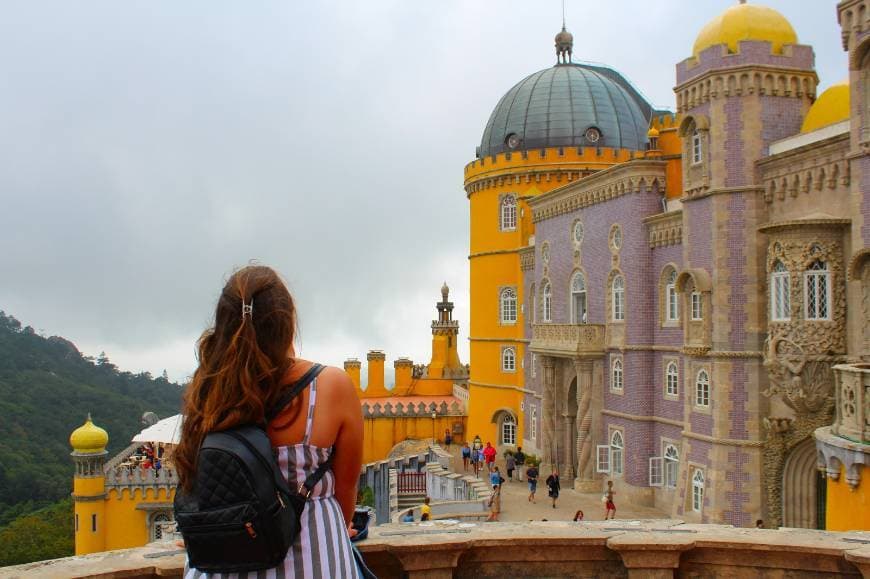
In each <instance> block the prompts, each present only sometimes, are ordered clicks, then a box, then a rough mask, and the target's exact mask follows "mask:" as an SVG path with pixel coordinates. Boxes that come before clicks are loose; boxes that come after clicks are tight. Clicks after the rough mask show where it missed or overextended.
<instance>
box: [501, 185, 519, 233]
mask: <svg viewBox="0 0 870 579" xmlns="http://www.w3.org/2000/svg"><path fill="white" fill-rule="evenodd" d="M517 205H518V203H517V198H516V196H515V195H512V194H508V195H505V196H504V197H502V199H501V203H500V204H499V229H500V230H501V231H516V230H517Z"/></svg>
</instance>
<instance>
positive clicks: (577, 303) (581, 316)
mask: <svg viewBox="0 0 870 579" xmlns="http://www.w3.org/2000/svg"><path fill="white" fill-rule="evenodd" d="M571 322H573V323H575V324H585V323H586V278H585V277H583V273H582V272H579V271H578V272H577V273H575V274H574V277H573V278H571Z"/></svg>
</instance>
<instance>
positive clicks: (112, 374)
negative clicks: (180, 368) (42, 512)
mask: <svg viewBox="0 0 870 579" xmlns="http://www.w3.org/2000/svg"><path fill="white" fill-rule="evenodd" d="M180 403H181V387H180V386H179V385H178V384H174V383H172V382H169V381H168V380H166V379H165V378H157V379H154V378H152V377H151V375H150V374H148V373H142V374H131V373H130V372H123V371H119V370H118V368H116V367H115V366H114V365H113V364H112V363H111V362H110V361H109V360H108V359H107V358H106V357H105V356H104V355H102V356H100V357H99V358H97V359H93V358H90V357H87V356H83V355H82V354H81V353H80V352H79V351H78V349H77V348H76V347H75V345H74V344H73V343H72V342H70V341H68V340H66V339H64V338H60V337H57V336H52V337H48V338H46V337H43V336H40V335H39V334H37V333H36V332H35V331H34V330H33V328H31V327H29V326H28V327H22V326H21V323H20V322H19V321H18V320H16V319H15V318H13V317H11V316H9V315H6V314H4V313H3V312H2V311H0V531H3V527H4V526H5V525H7V524H8V523H9V522H10V521H11V520H12V519H14V518H16V517H19V516H21V515H26V514H28V513H30V512H32V511H34V510H36V509H39V508H43V507H46V506H48V505H50V504H54V503H57V501H59V500H61V499H63V498H66V497H69V494H70V492H71V490H72V475H73V463H72V460H71V458H70V452H71V449H70V447H69V435H70V433H71V432H72V431H73V430H74V429H75V428H77V427H79V426H81V425H82V424H83V423H84V421H85V418H86V417H87V415H88V413H89V412H90V413H91V415H92V417H93V420H94V423H95V424H97V425H98V426H101V427H102V428H105V429H106V431H107V432H108V433H109V447H108V449H107V450H108V451H109V455H108V456H109V457H111V456H112V455H113V454H114V453H116V452H118V451H120V450H121V449H123V448H124V447H126V446H127V445H129V444H130V439H131V438H132V436H133V435H134V434H135V433H136V432H138V431H139V430H141V429H142V426H141V425H140V423H139V419H140V417H141V416H142V414H143V413H144V412H145V411H149V410H150V411H152V412H155V413H156V414H157V415H158V416H159V417H161V418H164V417H166V416H171V415H173V414H176V413H177V412H178V409H179V407H180ZM31 522H32V521H31Z"/></svg>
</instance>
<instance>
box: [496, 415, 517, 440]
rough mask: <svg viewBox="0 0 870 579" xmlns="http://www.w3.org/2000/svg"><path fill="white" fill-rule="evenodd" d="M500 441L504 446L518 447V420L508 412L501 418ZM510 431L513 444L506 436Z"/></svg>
mask: <svg viewBox="0 0 870 579" xmlns="http://www.w3.org/2000/svg"><path fill="white" fill-rule="evenodd" d="M499 431H500V432H499V439H500V440H501V444H502V446H516V445H517V431H518V429H517V419H516V418H514V416H513V415H512V414H510V413H508V412H505V413H503V414H502V417H501V428H500V429H499ZM508 431H510V433H511V438H512V439H513V442H507V440H508V437H507V436H506V434H507V432H508Z"/></svg>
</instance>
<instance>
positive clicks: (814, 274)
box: [804, 259, 831, 322]
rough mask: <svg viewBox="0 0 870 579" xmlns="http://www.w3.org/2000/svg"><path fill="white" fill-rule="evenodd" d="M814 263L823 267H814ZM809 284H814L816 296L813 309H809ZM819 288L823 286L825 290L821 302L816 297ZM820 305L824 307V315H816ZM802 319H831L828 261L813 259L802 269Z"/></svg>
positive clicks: (809, 320) (825, 320) (826, 320)
mask: <svg viewBox="0 0 870 579" xmlns="http://www.w3.org/2000/svg"><path fill="white" fill-rule="evenodd" d="M816 264H819V265H821V267H822V268H823V269H814V266H815V265H816ZM811 280H813V281H811ZM820 282H822V283H820ZM811 285H812V286H814V294H815V296H816V299H815V304H816V307H815V309H814V310H813V311H811V310H810V286H811ZM820 288H824V292H825V295H824V298H825V299H824V302H823V303H821V304H820V300H819V299H818V295H819V289H820ZM822 306H824V308H825V312H824V313H825V315H824V316H820V315H818V314H819V312H820V310H821V307H822ZM804 319H805V320H807V321H808V322H829V321H830V320H831V270H830V268H828V262H826V261H824V260H821V259H817V260H815V261H813V263H811V264H810V266H809V267H808V268H807V269H806V270H805V271H804Z"/></svg>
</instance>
